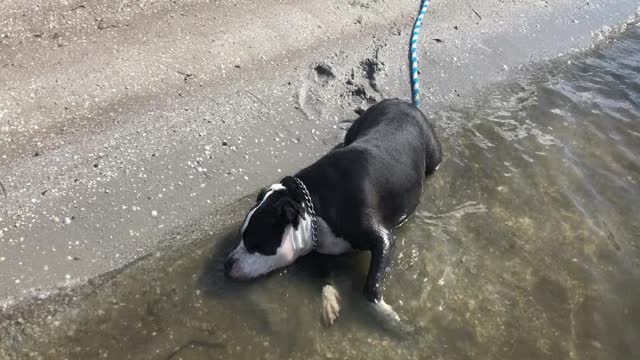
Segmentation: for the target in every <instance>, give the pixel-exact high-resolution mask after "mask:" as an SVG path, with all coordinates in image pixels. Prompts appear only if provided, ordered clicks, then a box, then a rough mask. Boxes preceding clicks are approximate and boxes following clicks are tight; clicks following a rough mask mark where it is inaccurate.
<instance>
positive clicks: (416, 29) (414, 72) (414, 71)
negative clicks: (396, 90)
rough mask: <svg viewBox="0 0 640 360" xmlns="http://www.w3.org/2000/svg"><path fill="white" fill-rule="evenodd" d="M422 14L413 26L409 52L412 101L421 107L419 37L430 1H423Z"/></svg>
mask: <svg viewBox="0 0 640 360" xmlns="http://www.w3.org/2000/svg"><path fill="white" fill-rule="evenodd" d="M421 1H422V4H421V5H420V13H419V14H418V17H417V18H416V21H415V23H414V24H413V32H412V33H411V51H409V59H410V63H411V99H412V101H413V105H415V106H417V107H420V79H419V75H420V74H419V73H418V35H420V27H421V26H422V21H423V19H424V15H425V14H426V13H427V8H428V7H429V0H421Z"/></svg>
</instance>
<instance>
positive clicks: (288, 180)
mask: <svg viewBox="0 0 640 360" xmlns="http://www.w3.org/2000/svg"><path fill="white" fill-rule="evenodd" d="M280 183H281V184H282V185H283V186H284V187H285V188H286V189H287V194H289V196H291V198H292V199H293V200H294V201H296V202H299V203H302V202H304V195H302V189H300V186H299V185H298V182H297V181H296V180H295V179H294V178H293V176H287V177H285V178H284V179H282V181H280Z"/></svg>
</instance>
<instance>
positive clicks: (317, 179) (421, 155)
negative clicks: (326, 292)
mask: <svg viewBox="0 0 640 360" xmlns="http://www.w3.org/2000/svg"><path fill="white" fill-rule="evenodd" d="M441 161H442V151H441V146H440V142H439V141H438V139H437V137H436V135H435V132H434V130H433V128H432V126H431V124H430V123H429V122H428V120H427V118H426V117H425V116H424V114H423V113H422V112H421V111H420V110H419V109H418V108H417V107H415V106H413V105H412V104H410V103H407V102H405V101H401V100H384V101H382V102H380V103H378V104H376V105H374V106H372V107H371V108H369V109H368V110H367V111H366V112H365V113H364V114H362V116H360V117H359V118H358V119H357V120H356V121H355V122H354V123H353V125H352V126H351V128H350V129H349V130H348V131H347V134H346V135H345V138H344V143H343V146H341V147H340V146H339V147H336V148H335V149H333V150H331V151H330V152H329V153H327V154H326V155H325V156H323V157H322V158H321V159H320V160H318V161H317V162H315V163H314V164H313V165H311V166H309V167H307V168H305V169H303V170H302V171H300V172H299V173H298V174H297V175H296V176H297V177H298V178H300V180H302V182H303V183H304V184H305V185H306V187H307V189H308V190H309V192H310V193H311V196H312V200H313V203H314V206H315V210H316V214H317V215H318V216H319V217H321V218H322V219H323V220H324V221H325V222H326V223H327V224H328V225H329V227H330V228H331V230H333V232H334V234H336V236H338V237H342V238H343V239H345V240H346V241H348V242H349V243H351V246H352V247H353V248H355V249H359V250H368V251H371V265H370V269H369V274H368V277H367V283H366V285H365V295H366V297H367V299H368V300H369V301H378V300H380V299H381V296H382V295H381V287H382V283H383V280H384V274H385V272H386V270H387V268H388V266H389V264H390V262H391V257H392V255H393V249H394V246H395V245H394V239H393V235H392V234H391V230H392V229H393V228H394V227H396V226H397V225H399V224H400V222H402V221H403V220H404V219H405V218H406V217H407V216H409V215H410V214H412V213H413V212H414V211H415V209H416V207H417V206H418V202H419V201H420V195H421V193H422V185H423V182H424V179H425V176H426V175H429V174H431V173H433V172H434V171H435V169H436V168H437V166H438V165H439V164H440V162H441Z"/></svg>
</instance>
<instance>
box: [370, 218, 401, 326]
mask: <svg viewBox="0 0 640 360" xmlns="http://www.w3.org/2000/svg"><path fill="white" fill-rule="evenodd" d="M370 236H372V237H373V238H372V239H371V241H372V248H371V263H370V265H369V273H368V274H367V281H366V284H365V288H364V294H365V297H366V298H367V300H368V301H369V303H370V304H371V305H372V306H373V309H374V311H375V312H376V313H377V315H381V316H382V318H383V321H384V322H385V323H399V322H400V317H399V316H398V314H397V313H396V312H395V311H394V310H393V308H391V306H389V305H388V304H387V303H385V302H384V299H383V298H382V288H383V284H384V277H385V275H386V273H387V271H388V269H389V265H391V259H392V258H393V252H394V250H395V241H394V239H393V235H392V234H391V232H389V231H388V230H382V231H378V232H377V233H376V234H372V235H370Z"/></svg>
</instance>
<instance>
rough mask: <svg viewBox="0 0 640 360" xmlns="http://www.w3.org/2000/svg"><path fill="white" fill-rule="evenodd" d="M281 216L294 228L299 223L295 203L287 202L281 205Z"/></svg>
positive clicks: (298, 214)
mask: <svg viewBox="0 0 640 360" xmlns="http://www.w3.org/2000/svg"><path fill="white" fill-rule="evenodd" d="M282 216H283V217H284V220H285V221H286V222H287V223H289V224H291V225H293V228H294V229H297V228H298V225H299V224H300V209H299V207H298V208H296V204H295V203H293V202H287V203H285V204H284V205H283V206H282Z"/></svg>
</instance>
